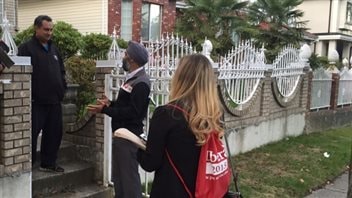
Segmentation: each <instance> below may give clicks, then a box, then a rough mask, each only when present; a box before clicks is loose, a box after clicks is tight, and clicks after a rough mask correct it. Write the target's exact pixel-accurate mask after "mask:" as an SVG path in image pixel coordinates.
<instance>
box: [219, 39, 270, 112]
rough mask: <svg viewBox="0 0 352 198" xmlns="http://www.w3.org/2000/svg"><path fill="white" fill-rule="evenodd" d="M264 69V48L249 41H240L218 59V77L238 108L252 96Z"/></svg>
mask: <svg viewBox="0 0 352 198" xmlns="http://www.w3.org/2000/svg"><path fill="white" fill-rule="evenodd" d="M265 70H266V67H265V56H264V49H256V48H255V47H254V45H253V43H252V42H250V41H244V42H241V43H240V44H239V45H237V46H236V47H235V48H233V49H232V50H230V51H229V52H228V53H227V55H226V56H225V57H224V58H223V59H222V60H221V61H220V63H219V69H218V71H219V76H218V78H219V80H224V81H225V89H226V95H227V96H228V98H229V99H230V100H232V101H233V102H234V103H235V104H236V105H238V106H237V108H238V109H239V110H241V109H242V105H244V104H245V103H247V102H248V101H249V100H250V99H251V98H252V97H253V95H254V93H255V91H256V89H257V88H258V85H259V82H260V79H261V78H264V71H265Z"/></svg>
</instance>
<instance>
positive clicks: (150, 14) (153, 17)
mask: <svg viewBox="0 0 352 198" xmlns="http://www.w3.org/2000/svg"><path fill="white" fill-rule="evenodd" d="M160 33H161V6H160V5H157V4H148V3H145V4H143V6H142V39H143V40H145V41H149V40H151V41H155V40H157V39H159V38H160Z"/></svg>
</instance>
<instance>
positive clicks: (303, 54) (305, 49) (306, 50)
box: [299, 43, 312, 62]
mask: <svg viewBox="0 0 352 198" xmlns="http://www.w3.org/2000/svg"><path fill="white" fill-rule="evenodd" d="M311 55H312V50H311V49H310V47H309V46H308V45H307V44H306V43H305V44H304V45H302V47H301V49H300V52H299V57H300V58H301V59H302V60H303V61H304V62H308V59H309V58H310V56H311Z"/></svg>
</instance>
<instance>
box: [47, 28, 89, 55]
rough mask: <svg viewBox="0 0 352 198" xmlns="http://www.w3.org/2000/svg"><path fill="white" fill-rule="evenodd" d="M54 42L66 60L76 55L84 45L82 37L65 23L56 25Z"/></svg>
mask: <svg viewBox="0 0 352 198" xmlns="http://www.w3.org/2000/svg"><path fill="white" fill-rule="evenodd" d="M53 40H54V42H55V44H56V45H57V47H58V48H59V50H60V53H61V55H62V57H63V59H64V60H66V59H68V58H70V57H71V56H73V55H75V54H76V53H77V52H78V50H79V49H80V47H81V45H82V35H81V33H79V32H78V30H77V29H75V28H73V27H72V25H70V24H68V23H65V22H63V21H58V22H57V23H56V24H55V28H54V32H53Z"/></svg>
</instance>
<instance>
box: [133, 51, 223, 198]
mask: <svg viewBox="0 0 352 198" xmlns="http://www.w3.org/2000/svg"><path fill="white" fill-rule="evenodd" d="M221 114H222V111H221V108H220V101H219V98H218V93H217V89H216V79H215V75H214V71H213V68H212V66H211V63H210V62H209V60H208V59H207V58H206V57H205V56H203V55H201V54H193V55H189V56H185V57H183V58H181V59H180V61H179V65H178V68H177V70H176V72H175V74H174V76H173V79H172V81H171V93H170V101H169V104H167V105H165V106H160V107H158V108H156V110H155V112H154V114H153V118H152V120H151V125H150V128H149V136H148V141H147V149H146V151H143V150H139V151H138V161H139V162H140V165H141V166H142V167H143V168H144V169H145V170H146V171H155V176H154V181H153V185H152V189H151V198H159V197H160V198H165V197H168V198H173V197H175V198H183V197H190V196H189V193H191V194H192V195H193V197H194V194H195V183H196V177H197V169H198V160H199V155H200V150H201V145H203V144H204V143H205V141H206V139H207V135H208V134H209V133H210V132H211V131H213V130H214V129H215V130H216V131H219V134H218V135H219V136H222V135H223V129H222V128H221V125H220V117H221ZM166 151H167V153H168V155H169V156H170V157H171V158H172V160H173V162H174V166H176V167H177V169H178V171H179V174H180V175H181V176H182V178H183V180H184V183H185V185H186V186H188V188H189V191H190V192H187V190H186V189H185V188H184V184H182V182H180V179H179V177H178V176H177V174H175V171H174V169H173V167H172V165H171V164H170V162H169V161H168V156H167V155H166Z"/></svg>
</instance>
